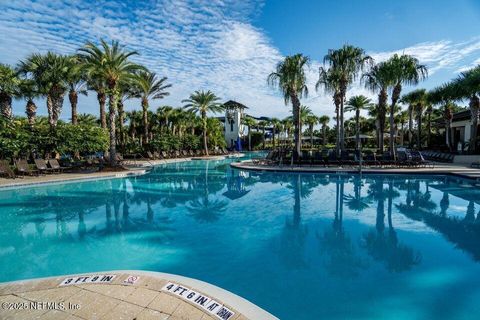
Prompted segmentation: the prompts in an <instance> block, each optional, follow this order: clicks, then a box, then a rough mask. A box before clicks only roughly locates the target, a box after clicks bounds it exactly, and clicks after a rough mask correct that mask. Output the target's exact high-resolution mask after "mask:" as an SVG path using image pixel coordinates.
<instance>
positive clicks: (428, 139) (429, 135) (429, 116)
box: [427, 111, 432, 147]
mask: <svg viewBox="0 0 480 320" xmlns="http://www.w3.org/2000/svg"><path fill="white" fill-rule="evenodd" d="M431 118H432V113H431V112H430V111H429V112H428V114H427V147H429V146H430V145H431V141H430V138H431V131H432V121H431Z"/></svg>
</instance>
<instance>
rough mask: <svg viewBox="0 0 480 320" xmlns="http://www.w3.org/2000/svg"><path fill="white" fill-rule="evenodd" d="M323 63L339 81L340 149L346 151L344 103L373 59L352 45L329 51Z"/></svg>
mask: <svg viewBox="0 0 480 320" xmlns="http://www.w3.org/2000/svg"><path fill="white" fill-rule="evenodd" d="M323 62H324V63H326V64H329V66H330V68H332V69H333V72H334V73H335V74H337V76H338V78H339V79H338V80H339V93H340V111H339V116H340V121H339V122H340V138H339V139H340V149H341V150H342V151H344V150H345V128H344V115H343V113H344V110H343V107H344V101H345V97H346V95H347V89H348V86H349V85H350V84H351V83H352V82H353V81H355V79H356V78H357V76H358V74H359V73H360V72H361V71H363V70H364V68H365V67H366V66H367V65H369V64H371V63H372V58H371V57H370V56H368V55H366V54H365V50H363V49H361V48H358V47H354V46H351V45H344V46H343V47H342V48H340V49H336V50H332V49H330V50H328V53H327V54H326V55H325V57H324V58H323Z"/></svg>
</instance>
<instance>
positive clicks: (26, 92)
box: [19, 79, 41, 128]
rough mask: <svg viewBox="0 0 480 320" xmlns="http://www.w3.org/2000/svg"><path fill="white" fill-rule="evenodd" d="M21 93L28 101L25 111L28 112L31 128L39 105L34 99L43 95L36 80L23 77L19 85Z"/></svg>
mask: <svg viewBox="0 0 480 320" xmlns="http://www.w3.org/2000/svg"><path fill="white" fill-rule="evenodd" d="M19 89H20V90H19V95H20V96H21V97H23V98H24V99H25V100H26V101H27V105H26V106H25V113H26V114H27V119H28V124H29V125H30V127H31V128H33V127H34V125H35V117H36V115H37V105H36V104H35V102H34V101H33V99H35V98H38V97H40V96H41V93H40V92H39V90H38V88H37V85H36V83H35V81H33V80H30V79H23V80H22V81H21V82H20V86H19Z"/></svg>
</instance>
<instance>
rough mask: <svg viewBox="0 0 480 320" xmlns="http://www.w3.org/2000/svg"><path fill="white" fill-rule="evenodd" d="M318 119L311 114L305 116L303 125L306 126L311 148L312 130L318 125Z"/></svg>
mask: <svg viewBox="0 0 480 320" xmlns="http://www.w3.org/2000/svg"><path fill="white" fill-rule="evenodd" d="M318 120H319V119H318V117H317V116H316V115H314V114H313V113H310V114H308V115H307V117H306V119H305V123H306V124H308V130H309V131H310V146H311V147H312V148H313V128H314V127H315V126H316V125H317V124H318Z"/></svg>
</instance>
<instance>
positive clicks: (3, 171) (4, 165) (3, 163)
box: [0, 160, 16, 179]
mask: <svg viewBox="0 0 480 320" xmlns="http://www.w3.org/2000/svg"><path fill="white" fill-rule="evenodd" d="M0 175H4V176H5V177H7V178H12V179H15V178H16V176H15V172H13V170H12V169H11V168H10V165H9V164H8V161H7V160H0Z"/></svg>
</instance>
